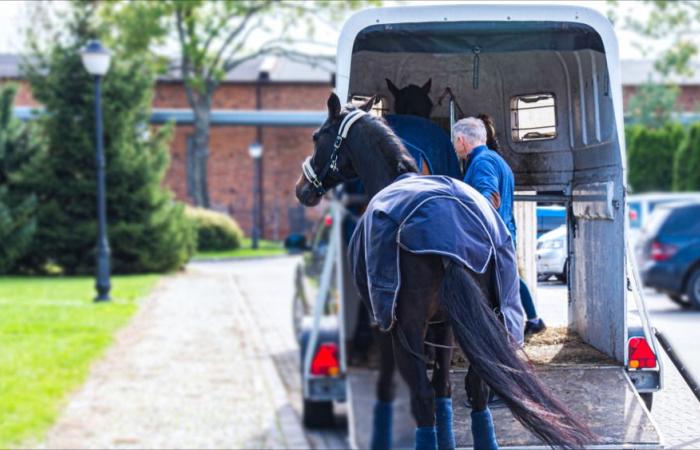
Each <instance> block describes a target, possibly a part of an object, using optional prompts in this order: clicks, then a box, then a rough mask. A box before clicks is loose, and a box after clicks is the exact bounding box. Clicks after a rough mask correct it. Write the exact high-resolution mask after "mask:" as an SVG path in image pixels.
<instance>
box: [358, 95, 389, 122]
mask: <svg viewBox="0 0 700 450" xmlns="http://www.w3.org/2000/svg"><path fill="white" fill-rule="evenodd" d="M367 100H369V96H364V95H353V96H352V99H351V100H350V102H351V103H352V104H353V105H355V106H360V105H363V104H365V102H367ZM369 112H370V114H372V115H374V116H377V117H383V116H385V115H387V114H388V113H389V109H388V108H387V106H386V101H384V97H379V100H377V102H376V103H375V104H374V106H372V109H371V110H370V111H369Z"/></svg>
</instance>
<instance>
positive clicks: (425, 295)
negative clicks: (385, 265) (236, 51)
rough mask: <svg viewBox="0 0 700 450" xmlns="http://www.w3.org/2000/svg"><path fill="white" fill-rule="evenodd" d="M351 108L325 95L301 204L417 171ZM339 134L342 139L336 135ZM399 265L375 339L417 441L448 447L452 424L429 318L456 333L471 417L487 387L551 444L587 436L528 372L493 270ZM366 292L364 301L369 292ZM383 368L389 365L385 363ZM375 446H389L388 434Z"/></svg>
mask: <svg viewBox="0 0 700 450" xmlns="http://www.w3.org/2000/svg"><path fill="white" fill-rule="evenodd" d="M373 104H374V99H370V100H369V101H368V102H367V103H366V104H364V105H362V106H360V107H359V109H360V110H362V111H369V109H370V108H371V107H372V105H373ZM357 110H358V108H356V107H354V106H352V105H348V106H346V107H345V108H342V109H341V104H340V100H339V99H338V97H337V96H336V95H335V94H331V96H330V97H329V99H328V118H327V119H326V121H325V122H324V124H323V125H322V126H321V127H320V128H319V129H318V130H317V131H316V132H315V133H314V134H313V141H314V146H315V149H314V154H313V156H312V157H311V158H310V159H308V160H307V161H306V162H305V164H304V173H303V174H302V175H301V176H300V178H299V180H298V182H297V184H296V196H297V198H298V199H299V201H300V202H301V203H302V204H303V205H305V206H314V205H317V204H318V203H319V202H320V200H321V197H322V196H323V194H324V193H325V192H326V191H327V190H328V189H331V188H333V187H334V186H337V185H338V184H340V183H342V182H344V181H348V180H351V179H356V178H358V177H359V178H360V179H361V180H362V183H363V185H364V186H365V189H366V191H367V194H368V196H369V197H370V198H371V197H374V196H375V195H376V194H377V193H378V192H379V191H380V190H382V189H383V188H384V187H386V186H388V185H389V184H391V183H392V182H393V181H394V180H395V179H396V178H397V177H399V176H400V175H402V174H407V173H415V172H416V170H417V167H416V163H415V161H414V160H413V158H412V157H411V156H410V154H409V153H408V152H407V150H406V149H405V148H404V147H403V145H402V144H401V142H400V141H399V139H398V138H397V137H396V135H394V134H393V132H392V131H391V130H390V129H389V128H388V127H387V126H386V124H385V123H384V121H383V120H381V119H379V118H376V117H373V116H371V115H369V114H359V113H356V111H357ZM348 117H353V119H355V120H354V124H351V125H350V126H348V124H347V122H348V120H347V119H348ZM341 125H342V128H344V129H345V130H344V131H343V130H341ZM338 136H343V137H344V138H345V139H343V140H338ZM369 263H370V264H371V261H370V262H369ZM400 271H401V280H403V281H402V285H401V287H400V290H399V292H398V300H397V303H396V311H395V313H396V314H395V315H396V323H395V325H394V326H393V327H392V328H391V332H390V335H391V344H388V343H387V342H388V341H386V340H384V343H383V344H382V354H383V355H389V352H391V351H392V348H393V353H394V356H395V363H396V366H397V367H398V369H399V372H400V373H401V375H402V376H403V378H404V379H405V380H406V383H407V384H408V386H409V388H410V390H411V410H412V412H413V415H414V418H415V420H416V424H417V427H418V428H417V430H416V447H417V448H426V447H427V448H435V447H436V446H437V445H438V443H439V445H440V447H441V448H443V447H446V448H453V447H454V445H455V444H454V437H453V436H452V437H451V439H450V437H449V436H444V433H442V432H441V428H442V430H443V431H444V430H449V433H450V434H451V409H450V414H449V418H448V419H447V420H448V421H449V424H446V423H445V414H443V413H445V411H444V410H443V411H442V412H441V411H440V410H439V408H438V411H437V414H436V405H437V406H439V405H440V404H441V403H442V400H444V399H449V397H450V396H451V387H450V381H449V366H450V351H451V350H450V348H449V346H448V348H438V349H437V350H436V364H435V368H434V371H433V378H432V380H430V379H429V378H428V376H427V366H426V361H425V359H424V358H422V357H421V356H422V355H421V353H422V348H423V343H424V338H425V333H426V328H427V326H428V323H429V322H434V321H438V322H443V321H444V322H445V325H444V326H443V327H439V328H438V334H441V335H440V336H439V337H438V339H439V340H440V341H441V342H448V343H450V344H451V341H452V333H454V335H455V337H456V340H457V343H458V344H459V346H460V348H461V349H462V351H463V352H464V353H465V355H466V356H467V358H468V359H469V361H470V366H471V369H473V370H471V369H470V373H471V374H473V375H472V378H473V379H472V380H469V379H467V380H466V381H467V386H468V387H469V386H472V389H471V392H469V391H470V389H468V395H469V398H470V401H471V404H472V408H473V411H472V419H473V420H474V417H475V416H474V414H475V412H476V413H477V414H478V413H479V412H481V411H484V410H487V397H488V388H489V387H490V388H491V389H493V390H494V391H495V392H496V393H497V394H498V395H499V396H500V398H501V399H502V400H503V402H504V403H505V404H506V406H507V407H508V408H509V409H510V411H511V412H512V414H513V415H514V416H515V418H516V419H518V420H519V421H520V422H521V423H522V424H523V425H524V426H525V427H526V428H527V429H528V430H530V431H531V432H533V433H534V434H535V435H537V436H539V437H540V438H541V439H542V440H543V441H544V442H545V443H547V444H548V445H551V446H557V447H564V448H580V447H582V446H583V445H584V444H585V443H587V442H591V441H593V440H594V436H593V435H592V434H591V432H590V431H589V430H588V428H587V427H586V426H585V425H584V424H582V423H581V422H580V421H579V420H578V419H576V418H575V417H574V416H573V415H572V414H571V413H570V412H569V411H568V409H567V408H566V407H565V406H564V405H562V404H561V403H560V402H559V401H558V400H557V399H556V398H554V397H553V396H552V394H551V393H549V391H548V390H547V389H546V388H545V387H544V386H543V384H542V383H541V381H540V380H539V379H538V378H537V377H536V376H535V375H534V373H533V371H532V368H531V367H530V366H529V364H527V363H526V362H525V361H524V359H523V358H522V357H521V356H520V355H519V354H518V350H517V348H516V346H515V344H514V343H513V341H512V340H511V339H510V338H509V336H508V335H507V333H506V331H505V328H504V326H503V324H502V323H501V322H500V321H499V319H498V318H497V316H496V314H494V311H493V309H492V308H491V307H492V305H494V304H496V303H497V302H498V293H497V290H496V287H495V286H494V284H493V282H492V280H493V279H494V273H493V268H491V269H489V270H488V271H486V273H484V274H478V273H476V272H472V271H470V270H468V269H466V268H464V267H462V266H458V265H456V264H452V263H447V264H444V261H443V259H442V258H441V257H440V256H438V255H434V254H414V253H411V252H408V251H405V250H403V249H402V250H401V253H400ZM360 290H361V291H362V289H360ZM363 297H365V298H364V300H365V302H366V303H369V299H368V298H366V292H365V293H363ZM382 359H383V360H384V359H386V360H391V358H390V357H388V358H384V357H383V358H382ZM390 369H391V370H393V368H390ZM382 372H383V373H386V372H387V370H385V368H384V367H382ZM389 372H390V371H389ZM467 378H469V376H468V377H467ZM481 380H483V381H484V382H485V384H484V383H483V382H482V381H481ZM384 381H385V382H386V381H387V380H384ZM380 383H381V381H380ZM389 383H390V381H389ZM487 386H488V387H487ZM380 391H381V389H380ZM381 394H382V393H381V392H380V396H381ZM392 397H393V395H392ZM380 400H382V399H381V397H380ZM385 400H387V401H390V400H392V398H387V399H385ZM376 412H377V410H376V409H375V414H376ZM436 417H437V437H436V436H435V431H434V430H435V426H436ZM448 425H449V426H448ZM375 426H376V422H375ZM431 429H432V430H433V432H432V433H433V438H432V441H430V440H425V435H424V433H423V431H426V430H431ZM475 438H476V436H475ZM436 441H437V442H436ZM373 445H376V446H390V445H391V444H390V440H389V439H388V438H387V439H385V440H384V441H381V442H376V441H375V442H373ZM495 445H496V444H495V439H493V438H492V440H491V442H489V441H481V442H475V447H478V448H484V447H485V446H486V447H488V446H490V447H493V446H495Z"/></svg>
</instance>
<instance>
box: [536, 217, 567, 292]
mask: <svg viewBox="0 0 700 450" xmlns="http://www.w3.org/2000/svg"><path fill="white" fill-rule="evenodd" d="M538 209H539V208H538ZM568 256H569V252H568V244H567V242H566V225H561V226H559V227H558V228H555V229H554V230H552V231H550V232H548V233H545V234H543V235H542V236H540V237H539V238H538V239H537V253H536V258H537V279H538V280H540V281H544V280H548V279H549V278H551V277H552V276H554V277H556V278H557V280H559V281H561V282H563V283H566V273H567V265H568V264H567V260H568Z"/></svg>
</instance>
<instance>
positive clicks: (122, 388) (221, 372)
mask: <svg viewBox="0 0 700 450" xmlns="http://www.w3.org/2000/svg"><path fill="white" fill-rule="evenodd" d="M293 263H294V261H293V260H291V259H282V260H276V261H267V262H253V263H240V264H239V263H236V264H225V265H221V264H219V265H206V264H199V265H191V266H189V267H188V270H187V272H186V273H183V274H179V275H174V276H171V277H168V278H167V279H165V280H164V281H163V282H162V283H161V284H160V287H159V288H158V290H157V291H156V292H155V293H154V294H153V295H152V296H151V297H150V298H149V299H148V300H147V301H145V303H144V304H143V305H142V308H141V310H140V311H139V313H137V315H136V317H135V318H134V320H133V321H132V322H131V324H130V325H128V326H127V327H126V328H125V329H123V330H122V331H121V332H120V333H119V335H118V339H117V342H116V343H115V345H114V346H113V347H112V348H111V349H110V350H109V351H108V353H107V355H106V356H105V358H104V359H103V360H102V361H100V362H99V363H97V364H96V365H95V366H94V367H93V370H92V372H91V375H90V377H89V379H88V381H87V383H86V384H85V385H84V386H83V387H82V388H81V389H80V390H79V391H78V392H76V393H75V394H74V396H73V397H72V398H71V400H70V401H69V403H68V405H67V406H66V408H65V410H64V412H63V414H62V416H61V418H60V419H59V421H58V423H57V424H56V425H55V427H54V428H53V429H52V430H51V431H50V432H49V434H48V436H47V439H46V443H45V446H46V447H49V448H295V449H296V448H309V447H310V446H312V445H313V444H314V443H315V444H317V445H319V444H320V445H323V446H331V445H329V444H332V442H328V440H326V439H324V438H323V437H322V436H321V437H319V436H314V435H312V436H311V437H308V436H307V434H306V433H304V431H303V430H302V428H301V425H300V421H299V414H298V410H297V409H295V407H294V405H293V404H292V402H291V401H290V398H292V397H293V395H292V394H293V392H289V391H288V390H287V389H285V386H286V387H287V388H289V386H290V381H289V380H292V379H298V372H297V371H296V368H295V361H294V356H293V355H295V354H296V351H295V346H296V342H295V341H294V340H293V339H290V338H291V322H290V320H291V319H290V317H291V313H290V311H289V307H290V303H291V302H290V294H289V292H286V291H285V289H287V290H288V289H289V288H290V287H291V281H292V280H291V276H292V273H293V272H292V268H293ZM246 283H247V284H246ZM251 286H253V287H251ZM255 286H259V287H255ZM276 288H280V289H279V290H278V289H276ZM261 319H264V320H261ZM282 321H284V322H285V323H284V324H283V323H282ZM276 362H278V363H279V366H278V365H276V364H275V363H276ZM280 368H282V373H280ZM285 381H286V383H285ZM297 383H298V381H297ZM292 384H293V383H292ZM331 441H332V439H331Z"/></svg>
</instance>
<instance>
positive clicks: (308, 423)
mask: <svg viewBox="0 0 700 450" xmlns="http://www.w3.org/2000/svg"><path fill="white" fill-rule="evenodd" d="M302 417H303V421H304V426H305V427H307V428H328V427H331V426H333V425H335V416H334V415H333V402H329V401H322V402H315V401H313V400H306V399H304V406H303V410H302Z"/></svg>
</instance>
